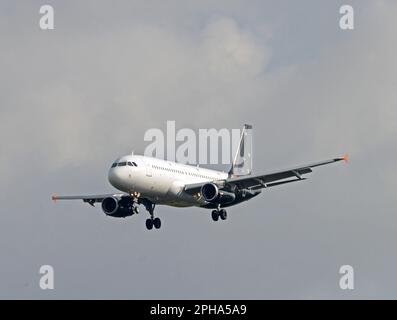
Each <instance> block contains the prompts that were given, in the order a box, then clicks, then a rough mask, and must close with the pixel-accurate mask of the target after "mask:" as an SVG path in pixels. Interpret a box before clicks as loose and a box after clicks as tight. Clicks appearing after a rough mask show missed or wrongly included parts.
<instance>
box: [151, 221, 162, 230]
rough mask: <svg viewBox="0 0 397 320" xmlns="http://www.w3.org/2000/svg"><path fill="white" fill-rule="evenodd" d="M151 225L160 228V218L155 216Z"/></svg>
mask: <svg viewBox="0 0 397 320" xmlns="http://www.w3.org/2000/svg"><path fill="white" fill-rule="evenodd" d="M153 225H154V227H155V228H156V229H160V227H161V220H160V218H155V219H154V220H153Z"/></svg>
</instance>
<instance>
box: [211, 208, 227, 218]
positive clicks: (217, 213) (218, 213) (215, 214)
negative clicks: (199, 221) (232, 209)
mask: <svg viewBox="0 0 397 320" xmlns="http://www.w3.org/2000/svg"><path fill="white" fill-rule="evenodd" d="M211 217H212V220H214V221H218V220H219V218H221V219H222V220H226V219H227V212H226V210H225V209H220V208H218V209H217V210H212V213H211Z"/></svg>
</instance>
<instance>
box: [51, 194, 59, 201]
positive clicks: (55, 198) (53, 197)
mask: <svg viewBox="0 0 397 320" xmlns="http://www.w3.org/2000/svg"><path fill="white" fill-rule="evenodd" d="M51 199H52V201H54V203H57V200H58V196H57V195H56V194H54V195H53V196H52V197H51Z"/></svg>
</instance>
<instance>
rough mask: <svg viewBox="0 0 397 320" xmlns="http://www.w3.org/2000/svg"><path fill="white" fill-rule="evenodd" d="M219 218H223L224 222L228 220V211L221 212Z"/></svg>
mask: <svg viewBox="0 0 397 320" xmlns="http://www.w3.org/2000/svg"><path fill="white" fill-rule="evenodd" d="M219 216H220V217H221V219H222V220H226V218H227V212H226V210H225V209H222V210H221V211H219Z"/></svg>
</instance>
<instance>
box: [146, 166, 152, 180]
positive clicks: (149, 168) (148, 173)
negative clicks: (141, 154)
mask: <svg viewBox="0 0 397 320" xmlns="http://www.w3.org/2000/svg"><path fill="white" fill-rule="evenodd" d="M146 176H147V177H151V176H152V166H151V165H150V164H149V163H146Z"/></svg>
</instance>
